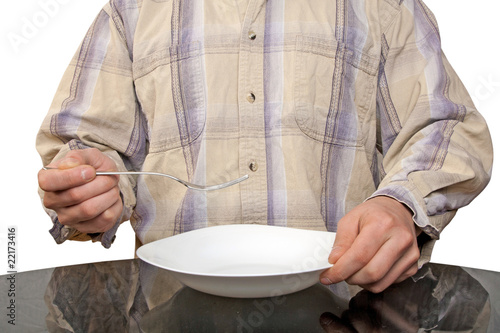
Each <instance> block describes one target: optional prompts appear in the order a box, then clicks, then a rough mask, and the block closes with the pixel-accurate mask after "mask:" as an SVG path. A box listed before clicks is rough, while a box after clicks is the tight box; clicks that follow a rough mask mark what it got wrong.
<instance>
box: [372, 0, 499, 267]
mask: <svg viewBox="0 0 500 333" xmlns="http://www.w3.org/2000/svg"><path fill="white" fill-rule="evenodd" d="M378 81H379V85H378V95H377V110H378V112H379V116H380V126H379V131H380V135H379V138H378V141H379V142H378V146H379V150H380V152H381V154H382V155H383V159H382V161H383V162H382V168H383V171H382V172H383V175H382V181H381V183H380V186H379V187H378V190H377V191H376V192H375V193H374V194H373V196H377V195H386V196H390V197H393V198H395V199H397V200H399V201H400V202H402V203H404V204H406V205H407V206H408V207H409V208H410V209H411V210H412V211H413V213H414V221H415V223H416V225H417V226H418V227H420V228H421V229H422V230H423V231H424V232H425V233H426V234H427V235H428V236H430V238H431V239H433V240H436V239H438V238H439V235H440V232H441V231H442V230H443V229H444V227H445V226H446V225H447V224H448V223H449V222H450V220H451V219H452V217H453V216H454V214H455V213H456V210H457V209H458V208H460V207H463V206H465V205H467V204H469V203H470V202H471V201H472V199H473V198H475V197H476V196H477V195H478V194H479V193H480V192H481V191H482V190H483V188H484V187H485V186H486V185H487V183H488V181H489V179H490V176H491V168H492V160H493V149H492V143H491V138H490V134H489V131H488V128H487V125H486V123H485V121H484V119H483V117H482V116H481V115H480V114H479V113H478V111H477V110H476V109H475V107H474V105H473V102H472V100H471V98H470V97H469V94H468V93H467V91H466V89H465V87H464V85H463V84H462V82H461V81H460V79H459V78H458V76H457V75H456V73H455V72H454V70H453V69H452V67H451V66H450V64H449V62H448V60H447V59H446V57H445V55H444V53H443V51H442V50H441V40H440V35H439V30H438V26H437V24H436V21H435V18H434V16H433V15H432V13H431V12H430V11H429V9H428V8H427V7H426V6H425V5H424V4H423V3H422V2H421V1H419V0H414V1H404V2H403V4H402V6H401V11H400V12H399V14H398V16H397V17H396V18H395V19H394V20H393V22H392V24H391V25H390V27H389V28H388V29H387V30H386V31H385V32H384V34H383V35H382V56H381V64H380V72H379V79H378ZM432 244H433V241H430V242H428V243H427V244H426V245H425V246H424V248H423V252H422V258H421V264H423V263H424V262H426V261H428V260H429V257H430V251H431V249H432Z"/></svg>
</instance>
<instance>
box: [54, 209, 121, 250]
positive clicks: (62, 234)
mask: <svg viewBox="0 0 500 333" xmlns="http://www.w3.org/2000/svg"><path fill="white" fill-rule="evenodd" d="M52 222H53V226H52V229H50V230H49V233H50V234H51V235H52V237H53V238H54V240H55V241H56V243H57V244H62V243H64V242H65V241H67V240H76V241H89V240H91V241H92V242H101V244H102V246H103V247H105V248H106V249H109V248H110V247H111V244H113V242H114V241H115V238H116V232H117V230H118V227H119V226H120V223H121V217H120V218H119V219H118V220H117V222H116V223H115V224H114V225H113V227H112V228H111V229H109V230H108V231H106V232H101V233H91V234H85V233H82V232H79V231H78V230H76V229H74V228H72V227H68V226H65V225H62V224H61V222H59V219H58V218H57V217H56V218H54V219H53V221H52Z"/></svg>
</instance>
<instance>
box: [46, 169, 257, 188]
mask: <svg viewBox="0 0 500 333" xmlns="http://www.w3.org/2000/svg"><path fill="white" fill-rule="evenodd" d="M43 169H44V170H53V169H56V168H48V167H43ZM95 174H96V175H97V176H103V175H104V176H105V175H148V176H162V177H167V178H170V179H172V180H175V181H176V182H179V183H181V184H182V185H184V186H186V187H187V188H190V189H193V190H198V191H214V190H220V189H222V188H226V187H229V186H232V185H235V184H238V183H241V182H242V181H244V180H246V179H248V175H244V176H242V177H240V178H236V179H233V180H230V181H228V182H225V183H222V184H217V185H198V184H193V183H190V182H187V181H185V180H182V179H179V178H177V177H174V176H172V175H168V174H166V173H160V172H149V171H96V173H95Z"/></svg>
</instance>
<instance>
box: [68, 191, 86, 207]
mask: <svg viewBox="0 0 500 333" xmlns="http://www.w3.org/2000/svg"><path fill="white" fill-rule="evenodd" d="M65 195H66V199H67V200H68V201H69V202H71V203H73V204H75V203H79V202H81V201H82V200H83V194H82V193H81V191H79V190H78V189H75V188H71V189H69V190H67V191H66V193H65Z"/></svg>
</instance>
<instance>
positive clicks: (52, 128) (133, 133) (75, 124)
mask: <svg viewBox="0 0 500 333" xmlns="http://www.w3.org/2000/svg"><path fill="white" fill-rule="evenodd" d="M124 17H125V14H123V15H122V13H119V12H118V9H116V8H115V6H114V5H113V3H112V2H111V3H110V4H108V5H106V6H105V7H104V8H103V10H102V11H101V12H100V13H99V14H98V16H97V17H96V19H95V21H94V22H93V24H92V26H91V27H90V28H89V30H88V32H87V34H86V36H85V38H84V39H83V41H82V43H81V45H80V47H79V49H78V50H77V52H76V54H75V56H74V58H73V59H72V61H71V63H70V64H69V66H68V68H67V70H66V71H65V73H64V75H63V77H62V80H61V82H60V85H59V87H58V89H57V92H56V94H55V97H54V99H53V102H52V104H51V107H50V110H49V112H48V114H47V116H46V118H45V120H44V121H43V123H42V125H41V128H40V130H39V133H38V136H37V142H36V146H37V150H38V152H39V154H40V156H41V158H42V162H43V164H44V165H47V164H49V163H50V162H51V161H54V160H58V159H60V158H62V157H64V156H65V155H66V153H67V152H68V151H70V150H73V149H86V148H90V147H93V148H98V149H99V150H100V151H102V152H103V153H105V154H106V155H107V156H109V157H110V158H112V159H113V160H114V161H115V162H116V165H117V168H118V169H119V170H121V171H124V170H126V169H129V170H130V169H131V170H133V169H137V168H140V166H141V165H142V163H143V161H144V157H145V152H146V145H147V125H146V122H145V119H144V116H143V114H142V112H141V109H140V105H139V103H138V102H137V98H136V95H135V90H134V82H133V75H132V73H133V71H132V51H131V50H132V47H131V44H132V41H131V40H129V39H130V38H131V37H130V36H132V33H131V31H129V30H130V29H131V28H130V27H132V26H133V22H131V24H127V25H124V24H123V21H122V20H123V18H124ZM127 29H128V30H127ZM119 186H120V189H121V196H122V200H123V203H124V210H123V213H122V216H121V218H120V219H119V220H118V221H117V222H116V225H115V226H114V228H112V229H111V230H109V231H108V232H106V233H103V234H89V235H88V234H81V233H80V232H78V231H76V230H74V229H72V228H68V227H66V226H62V225H61V223H59V221H58V219H57V215H56V214H55V212H53V211H50V210H48V209H47V212H48V214H49V216H50V217H51V219H52V221H53V228H52V229H51V231H50V232H51V234H52V236H53V237H54V238H55V240H56V242H58V243H62V242H64V241H65V240H66V239H74V240H90V239H92V240H93V241H100V242H101V243H102V245H103V246H104V247H106V248H108V247H110V246H111V243H112V241H113V240H114V237H115V232H116V229H117V228H118V225H119V224H120V223H121V222H123V221H126V220H128V219H129V218H130V216H131V214H132V210H133V208H134V206H135V202H136V199H135V193H134V188H135V179H134V178H133V177H128V176H120V182H119ZM40 194H41V196H42V197H43V192H42V191H41V190H40Z"/></svg>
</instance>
